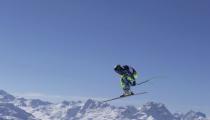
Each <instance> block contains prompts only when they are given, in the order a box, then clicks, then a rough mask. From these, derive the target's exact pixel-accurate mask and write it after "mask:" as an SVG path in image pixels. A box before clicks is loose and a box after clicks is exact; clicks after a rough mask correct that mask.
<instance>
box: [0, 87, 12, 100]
mask: <svg viewBox="0 0 210 120" xmlns="http://www.w3.org/2000/svg"><path fill="white" fill-rule="evenodd" d="M14 99H15V97H14V96H13V95H11V94H9V93H7V92H6V91H4V90H0V101H1V102H9V101H12V100H14Z"/></svg>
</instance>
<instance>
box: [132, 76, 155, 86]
mask: <svg viewBox="0 0 210 120" xmlns="http://www.w3.org/2000/svg"><path fill="white" fill-rule="evenodd" d="M156 78H158V77H152V78H150V79H147V80H144V81H142V82H140V83H137V84H136V86H137V85H141V84H144V83H147V82H149V81H151V80H153V79H156Z"/></svg>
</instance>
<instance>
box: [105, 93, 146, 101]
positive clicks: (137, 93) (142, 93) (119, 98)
mask: <svg viewBox="0 0 210 120" xmlns="http://www.w3.org/2000/svg"><path fill="white" fill-rule="evenodd" d="M146 93H148V92H139V93H135V94H133V95H126V96H120V97H116V98H112V99H108V100H105V101H102V102H109V101H113V100H117V99H121V98H126V97H130V96H135V95H141V94H146Z"/></svg>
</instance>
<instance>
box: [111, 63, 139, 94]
mask: <svg viewBox="0 0 210 120" xmlns="http://www.w3.org/2000/svg"><path fill="white" fill-rule="evenodd" d="M114 70H115V72H117V73H118V74H119V75H120V77H121V80H120V84H121V87H122V89H123V91H124V93H123V95H121V96H120V97H124V96H129V95H134V93H133V92H132V91H131V89H130V87H131V86H135V85H136V78H137V72H136V70H135V69H134V68H133V67H131V66H128V65H123V66H121V65H116V66H115V68H114Z"/></svg>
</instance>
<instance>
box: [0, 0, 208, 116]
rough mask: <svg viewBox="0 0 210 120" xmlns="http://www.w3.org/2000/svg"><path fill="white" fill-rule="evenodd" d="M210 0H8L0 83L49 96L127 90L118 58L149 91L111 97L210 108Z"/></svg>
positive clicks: (0, 38)
mask: <svg viewBox="0 0 210 120" xmlns="http://www.w3.org/2000/svg"><path fill="white" fill-rule="evenodd" d="M209 5H210V2H209V1H208V0H200V1H198V0H185V1H183V0H176V1H174V0H160V1H157V0H147V1H146V0H133V1H128V0H116V1H111V0H101V1H98V0H89V1H82V0H72V1H67V0H63V1H56V0H44V1H43V0H34V1H28V0H22V1H8V0H7V1H0V26H1V27H0V83H1V84H0V89H3V90H5V91H8V92H11V93H15V94H18V95H20V96H21V95H22V96H31V97H40V96H42V97H44V98H48V99H63V100H73V99H87V98H93V99H100V100H102V99H105V98H112V97H116V96H119V95H121V94H122V90H121V88H120V83H119V82H120V78H119V76H118V75H117V74H116V73H115V72H114V70H113V67H114V66H115V65H116V64H122V65H125V64H127V65H131V66H133V67H134V68H135V69H136V70H137V71H138V73H139V78H138V79H137V81H138V82H141V81H143V80H144V79H148V78H151V77H154V76H159V77H158V78H156V79H154V80H153V81H151V82H149V83H147V84H144V85H142V86H138V87H135V88H133V89H132V90H133V91H134V92H141V91H148V92H149V94H145V95H142V96H135V97H130V98H127V99H123V100H118V101H114V102H111V104H116V105H117V104H120V105H125V104H126V105H128V104H129V105H142V104H143V103H146V102H148V101H155V102H160V103H164V104H165V105H166V106H167V107H168V108H169V110H170V111H172V112H180V111H181V112H187V111H188V110H191V109H193V110H196V111H202V112H205V113H207V114H208V115H210V108H209V106H210V102H209V101H210V94H209V91H210V87H209V86H210V76H209V73H210V64H209V61H210V53H209V52H210V47H209V45H210V41H209V40H210V22H209V21H210V7H209Z"/></svg>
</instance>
